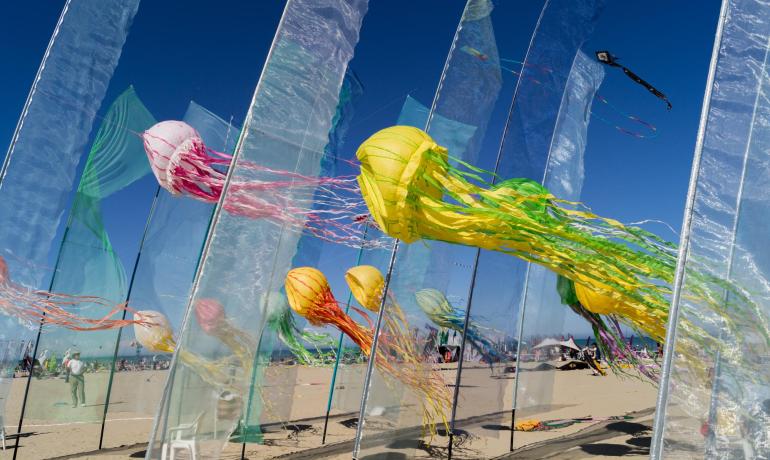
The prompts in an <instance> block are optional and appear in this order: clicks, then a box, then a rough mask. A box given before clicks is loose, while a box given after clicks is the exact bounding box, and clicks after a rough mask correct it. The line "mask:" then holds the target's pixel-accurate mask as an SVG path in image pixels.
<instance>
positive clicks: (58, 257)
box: [13, 213, 72, 460]
mask: <svg viewBox="0 0 770 460" xmlns="http://www.w3.org/2000/svg"><path fill="white" fill-rule="evenodd" d="M71 224H72V213H70V215H69V217H68V218H67V227H66V228H65V229H64V234H63V235H62V243H61V245H60V246H59V253H58V254H57V255H56V264H55V265H54V270H53V275H52V276H51V282H50V283H49V284H48V291H52V290H53V285H54V282H55V281H56V273H57V270H58V269H59V264H60V263H61V257H62V253H63V252H64V243H65V242H66V241H67V235H68V234H69V231H70V225H71ZM44 323H45V312H43V318H40V326H39V327H38V329H37V338H36V339H35V348H34V350H33V351H32V364H31V366H32V367H31V368H30V370H29V376H27V382H26V384H25V386H24V398H23V399H22V401H21V414H20V415H19V426H18V427H17V428H16V442H15V443H14V446H13V459H14V460H16V454H17V452H18V449H19V438H20V436H19V435H20V434H21V428H22V425H23V423H24V413H25V412H26V409H27V397H28V396H29V387H30V385H31V384H32V373H33V372H32V371H34V370H35V359H36V358H37V349H38V346H39V345H40V336H41V334H42V333H43V325H44Z"/></svg>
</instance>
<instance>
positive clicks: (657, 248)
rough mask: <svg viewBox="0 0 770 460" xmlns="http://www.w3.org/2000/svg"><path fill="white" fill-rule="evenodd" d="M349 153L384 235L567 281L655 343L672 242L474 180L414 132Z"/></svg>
mask: <svg viewBox="0 0 770 460" xmlns="http://www.w3.org/2000/svg"><path fill="white" fill-rule="evenodd" d="M356 156H357V157H358V159H359V160H360V162H361V173H360V175H359V176H358V183H359V186H360V188H361V193H362V195H363V198H364V200H365V201H366V204H367V207H368V208H369V212H370V213H371V215H372V217H373V218H374V220H375V221H376V222H377V224H378V225H379V227H380V228H381V229H382V230H383V231H384V232H385V233H387V234H388V235H390V236H392V237H394V238H399V239H401V240H402V241H404V242H406V243H411V242H414V241H417V240H419V239H433V240H440V241H446V242H449V243H456V244H463V245H468V246H476V247H480V248H483V249H489V250H493V251H500V252H504V253H508V254H511V255H514V256H517V257H520V258H522V259H524V260H526V261H528V262H533V263H536V264H539V265H543V266H545V267H547V268H549V269H551V270H553V271H554V272H556V273H557V274H560V275H562V276H564V277H566V278H568V279H570V280H572V281H573V282H575V285H576V289H579V290H580V291H579V292H581V293H582V294H581V295H584V296H586V295H591V294H588V293H589V292H590V293H593V295H601V296H605V297H611V298H612V299H613V303H612V304H611V305H607V306H606V308H607V309H609V310H608V311H607V312H611V313H614V314H617V315H619V316H620V317H622V318H623V319H624V320H625V321H626V322H628V323H629V324H631V325H632V326H634V327H635V328H637V329H638V330H641V331H644V332H645V333H647V334H649V335H650V336H651V337H653V338H654V339H656V340H658V341H662V340H663V335H664V325H665V321H666V317H667V314H668V300H667V299H666V295H667V294H668V293H669V292H670V288H669V287H668V285H669V284H670V283H671V281H672V280H673V274H674V268H675V266H676V253H675V247H674V245H672V244H670V243H666V242H664V241H663V240H661V239H660V238H658V237H657V236H655V235H653V234H651V233H649V232H646V231H644V230H642V229H640V228H636V227H629V226H625V225H623V224H621V223H620V222H617V221H615V220H611V219H605V218H601V217H599V216H596V215H594V214H593V213H591V212H589V211H588V210H586V209H585V208H583V207H581V206H579V205H578V204H576V203H569V202H565V201H562V200H559V199H558V198H556V197H554V196H553V195H551V194H550V192H548V190H547V189H545V188H544V187H543V186H541V185H540V184H538V183H536V182H534V181H531V180H529V179H509V180H504V181H500V182H498V183H497V184H491V183H490V182H487V181H486V180H485V179H484V178H483V176H485V175H486V176H487V177H491V176H492V174H491V173H488V172H485V171H483V170H480V169H478V168H475V167H473V166H471V165H469V164H466V163H463V162H461V161H459V160H457V159H451V158H450V157H449V155H448V152H447V149H446V148H444V147H442V146H440V145H438V144H437V143H436V142H435V141H434V140H433V139H432V138H431V137H430V136H429V135H428V134H427V133H425V132H424V131H422V130H420V129H417V128H413V127H408V126H394V127H391V128H386V129H383V130H381V131H379V132H377V133H375V134H374V135H373V136H371V137H370V138H369V139H367V140H366V141H365V142H364V143H363V144H361V146H360V147H359V149H358V151H357V153H356ZM450 160H452V162H451V163H450ZM452 163H456V164H457V166H454V165H453V164H452ZM587 304H588V305H592V304H593V305H596V302H587ZM605 313H606V312H605Z"/></svg>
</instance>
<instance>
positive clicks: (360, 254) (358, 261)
mask: <svg viewBox="0 0 770 460" xmlns="http://www.w3.org/2000/svg"><path fill="white" fill-rule="evenodd" d="M368 232H369V224H368V223H367V224H365V225H364V234H363V240H364V241H366V234H367V233H368ZM363 255H364V248H363V247H362V248H361V249H359V250H358V258H357V259H356V265H360V264H361V259H362V257H363ZM352 302H353V293H352V292H351V293H350V294H349V295H348V304H347V305H346V306H345V314H348V312H350V304H351V303H352ZM344 338H345V334H344V333H342V332H340V340H339V343H338V345H337V359H335V360H334V370H333V371H332V381H331V384H330V385H331V386H330V387H329V400H328V401H327V402H326V416H325V417H324V429H323V434H322V435H321V445H323V444H326V430H327V428H328V426H329V414H330V413H331V410H332V398H333V397H334V386H335V385H336V384H337V371H338V369H339V366H340V359H342V342H343V340H344Z"/></svg>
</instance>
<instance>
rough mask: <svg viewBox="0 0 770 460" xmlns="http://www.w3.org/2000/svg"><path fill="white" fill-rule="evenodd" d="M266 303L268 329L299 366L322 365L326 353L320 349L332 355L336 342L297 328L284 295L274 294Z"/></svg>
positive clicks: (324, 336)
mask: <svg viewBox="0 0 770 460" xmlns="http://www.w3.org/2000/svg"><path fill="white" fill-rule="evenodd" d="M267 302H268V304H267V325H268V327H269V328H270V329H272V330H273V331H275V332H276V334H277V335H278V339H279V340H280V341H281V342H283V344H284V345H286V347H287V348H288V349H289V351H291V353H292V354H293V355H294V357H295V358H296V359H297V361H298V362H299V363H300V364H303V365H311V366H319V365H322V364H324V356H325V355H328V353H324V352H323V351H322V348H326V349H328V350H332V351H331V354H332V355H333V354H334V351H333V350H334V347H335V346H336V341H335V340H334V339H333V338H332V337H331V336H329V335H327V334H320V333H314V332H309V331H305V330H302V329H300V328H299V326H298V325H297V323H296V321H295V320H294V315H293V314H292V312H291V308H290V307H289V304H288V301H287V300H286V296H285V295H283V294H281V293H278V292H274V293H272V294H271V295H270V296H269V297H268V301H267ZM303 343H305V344H308V345H311V346H312V347H313V348H314V349H315V353H312V352H311V351H310V350H308V349H307V348H306V347H305V345H303Z"/></svg>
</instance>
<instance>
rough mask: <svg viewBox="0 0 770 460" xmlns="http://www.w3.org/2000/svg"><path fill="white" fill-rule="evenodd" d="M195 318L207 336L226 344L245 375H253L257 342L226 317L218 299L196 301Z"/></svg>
mask: <svg viewBox="0 0 770 460" xmlns="http://www.w3.org/2000/svg"><path fill="white" fill-rule="evenodd" d="M194 308H195V318H196V319H197V321H198V325H199V326H200V327H201V329H203V332H205V333H206V334H208V335H210V336H212V337H216V338H217V339H219V341H221V342H222V343H224V344H225V345H226V346H227V347H228V348H230V350H232V352H233V355H234V356H235V357H236V358H237V359H238V361H239V362H240V363H241V367H242V368H243V369H244V373H245V375H251V369H252V366H253V363H254V350H256V347H257V342H256V340H254V338H253V337H252V336H251V335H250V334H248V333H247V332H246V331H244V330H242V329H241V328H239V327H238V326H236V325H234V324H233V323H232V321H230V319H229V318H227V316H226V315H225V309H224V306H223V305H222V304H221V303H220V302H219V301H218V300H216V299H196V301H195V305H194Z"/></svg>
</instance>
